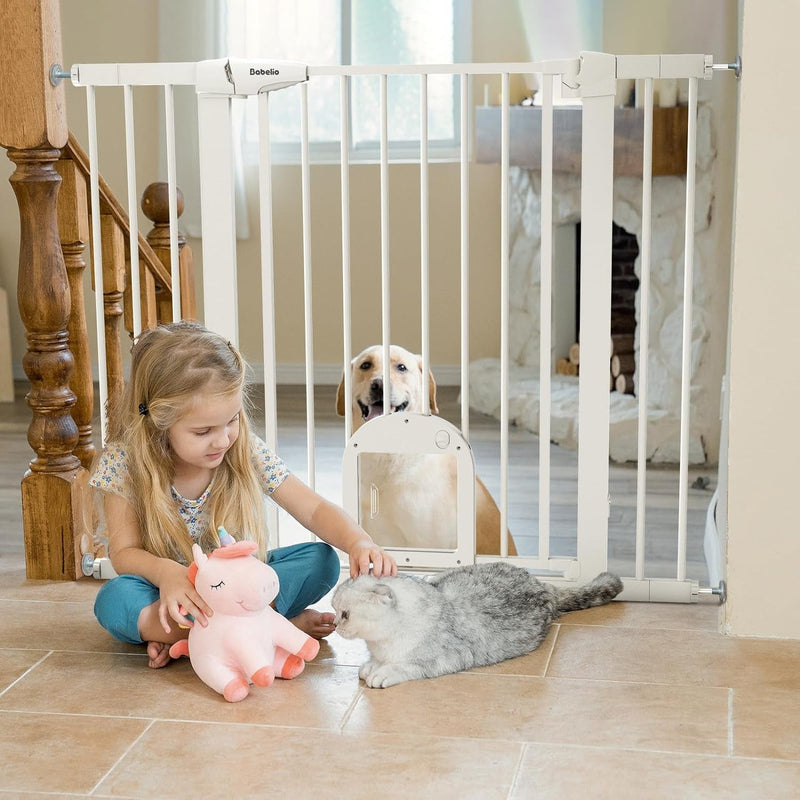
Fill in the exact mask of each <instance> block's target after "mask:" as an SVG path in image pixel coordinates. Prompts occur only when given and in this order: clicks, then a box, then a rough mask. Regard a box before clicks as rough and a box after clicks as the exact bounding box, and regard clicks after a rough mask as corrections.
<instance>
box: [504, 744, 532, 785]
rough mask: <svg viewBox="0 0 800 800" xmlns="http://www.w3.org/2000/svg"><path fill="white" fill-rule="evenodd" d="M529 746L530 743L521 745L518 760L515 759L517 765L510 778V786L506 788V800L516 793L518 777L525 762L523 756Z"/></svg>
mask: <svg viewBox="0 0 800 800" xmlns="http://www.w3.org/2000/svg"><path fill="white" fill-rule="evenodd" d="M530 744H531V743H530V742H523V743H522V747H521V748H520V751H519V758H518V759H517V765H516V767H515V768H514V773H513V775H512V776H511V786H509V787H508V794H507V795H506V797H507V798H511V797H513V796H514V792H515V791H516V788H517V784H518V783H519V780H520V775H521V773H522V764H523V762H524V761H525V754H526V753H527V752H528V748H529V747H530Z"/></svg>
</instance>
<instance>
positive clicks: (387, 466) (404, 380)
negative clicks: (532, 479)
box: [336, 345, 517, 555]
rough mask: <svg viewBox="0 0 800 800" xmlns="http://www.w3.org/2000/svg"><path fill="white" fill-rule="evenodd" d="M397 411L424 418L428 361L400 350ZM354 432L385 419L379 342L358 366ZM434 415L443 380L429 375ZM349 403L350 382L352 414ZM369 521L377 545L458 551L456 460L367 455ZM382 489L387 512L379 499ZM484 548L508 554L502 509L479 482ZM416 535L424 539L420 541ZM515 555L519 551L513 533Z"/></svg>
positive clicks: (394, 380)
mask: <svg viewBox="0 0 800 800" xmlns="http://www.w3.org/2000/svg"><path fill="white" fill-rule="evenodd" d="M389 356H390V358H391V362H392V363H391V371H390V375H391V387H390V392H389V402H390V404H391V407H392V412H403V411H410V412H414V413H424V412H425V411H426V410H427V409H423V407H422V397H423V384H422V380H423V377H422V356H419V355H415V354H414V353H411V352H409V351H408V350H406V349H404V348H402V347H398V346H397V345H392V346H391V347H390V349H389ZM350 369H351V398H350V405H351V406H352V409H353V430H354V431H356V430H358V428H360V427H361V425H363V424H364V423H365V422H367V421H368V420H370V419H373V418H374V417H376V416H380V415H381V414H383V348H382V347H381V346H380V345H373V346H372V347H368V348H367V349H366V350H363V351H362V352H361V353H359V354H358V355H357V356H356V357H355V358H354V359H353V360H352V362H351V364H350ZM428 382H429V397H430V412H431V413H432V414H438V413H439V409H438V407H437V405H436V382H435V381H434V378H433V375H432V374H429V375H428ZM346 406H347V398H346V397H345V394H344V378H342V381H341V383H340V384H339V389H338V391H337V393H336V411H337V413H338V414H339V415H340V416H344V414H345V409H346ZM360 458H361V459H362V460H361V461H360V469H361V474H362V476H363V477H362V479H361V490H360V491H361V494H360V497H361V524H362V526H363V527H364V528H365V529H366V530H367V532H368V533H370V535H372V536H373V537H374V538H375V540H376V541H377V542H378V543H379V544H381V545H384V546H389V547H437V548H442V549H450V548H454V547H455V541H456V512H455V497H456V463H455V459H454V458H453V457H452V456H439V455H430V454H422V455H400V454H398V455H393V454H389V453H387V454H383V453H369V454H364V455H362V456H361V457H360ZM370 484H372V485H373V487H380V495H379V496H380V510H379V513H376V508H375V506H376V501H375V494H374V493H371V491H370ZM475 503H476V513H477V518H476V549H477V552H478V553H480V554H499V553H500V509H499V508H498V507H497V504H496V503H495V502H494V500H493V499H492V496H491V495H490V494H489V491H488V489H487V488H486V487H485V486H484V485H483V482H482V481H481V480H480V478H476V485H475ZM414 535H418V536H419V538H417V539H413V538H412V537H413V536H414ZM508 552H509V555H516V554H517V550H516V547H515V546H514V542H513V540H512V539H511V537H510V535H509V539H508Z"/></svg>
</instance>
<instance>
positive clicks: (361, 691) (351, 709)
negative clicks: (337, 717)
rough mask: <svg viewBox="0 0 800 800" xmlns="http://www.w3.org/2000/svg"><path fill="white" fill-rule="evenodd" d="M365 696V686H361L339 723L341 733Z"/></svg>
mask: <svg viewBox="0 0 800 800" xmlns="http://www.w3.org/2000/svg"><path fill="white" fill-rule="evenodd" d="M363 696H364V687H363V686H359V687H358V691H357V692H356V694H355V697H354V698H353V699H352V700H351V701H350V705H349V706H348V707H347V709H346V710H345V712H344V715H343V716H342V721H341V722H340V723H339V733H344V729H345V726H346V725H347V723H348V722H349V721H350V717H351V716H352V715H353V712H354V711H355V710H356V706H357V705H358V701H359V700H360V699H361V698H362V697H363Z"/></svg>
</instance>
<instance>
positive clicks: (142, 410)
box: [139, 403, 150, 417]
mask: <svg viewBox="0 0 800 800" xmlns="http://www.w3.org/2000/svg"><path fill="white" fill-rule="evenodd" d="M139 413H140V414H141V415H142V416H143V417H146V416H147V415H148V414H149V413H150V409H149V408H148V407H147V403H139Z"/></svg>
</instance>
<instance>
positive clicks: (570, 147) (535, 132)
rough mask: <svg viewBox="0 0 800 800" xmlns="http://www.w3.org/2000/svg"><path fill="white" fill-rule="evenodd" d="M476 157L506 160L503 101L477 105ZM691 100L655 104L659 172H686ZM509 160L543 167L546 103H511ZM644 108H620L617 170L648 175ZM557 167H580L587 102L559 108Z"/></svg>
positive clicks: (555, 145)
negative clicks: (583, 105)
mask: <svg viewBox="0 0 800 800" xmlns="http://www.w3.org/2000/svg"><path fill="white" fill-rule="evenodd" d="M475 112H476V116H475V123H476V159H477V161H478V162H479V163H483V164H496V163H498V162H499V161H500V107H499V106H478V107H477V108H476V109H475ZM688 119H689V109H688V107H687V106H674V107H672V108H654V109H653V176H658V175H684V174H685V173H686V130H687V123H688ZM509 126H510V127H509V137H510V152H509V163H510V164H511V165H512V166H518V167H527V168H528V169H541V150H542V140H541V130H542V109H541V107H539V106H512V107H511V108H509ZM643 132H644V109H642V108H629V107H619V108H616V109H614V175H615V176H622V175H633V176H636V177H641V175H642V149H643V146H642V140H643ZM553 170H554V171H556V172H571V173H580V170H581V108H580V107H579V106H557V107H556V108H554V109H553Z"/></svg>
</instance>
